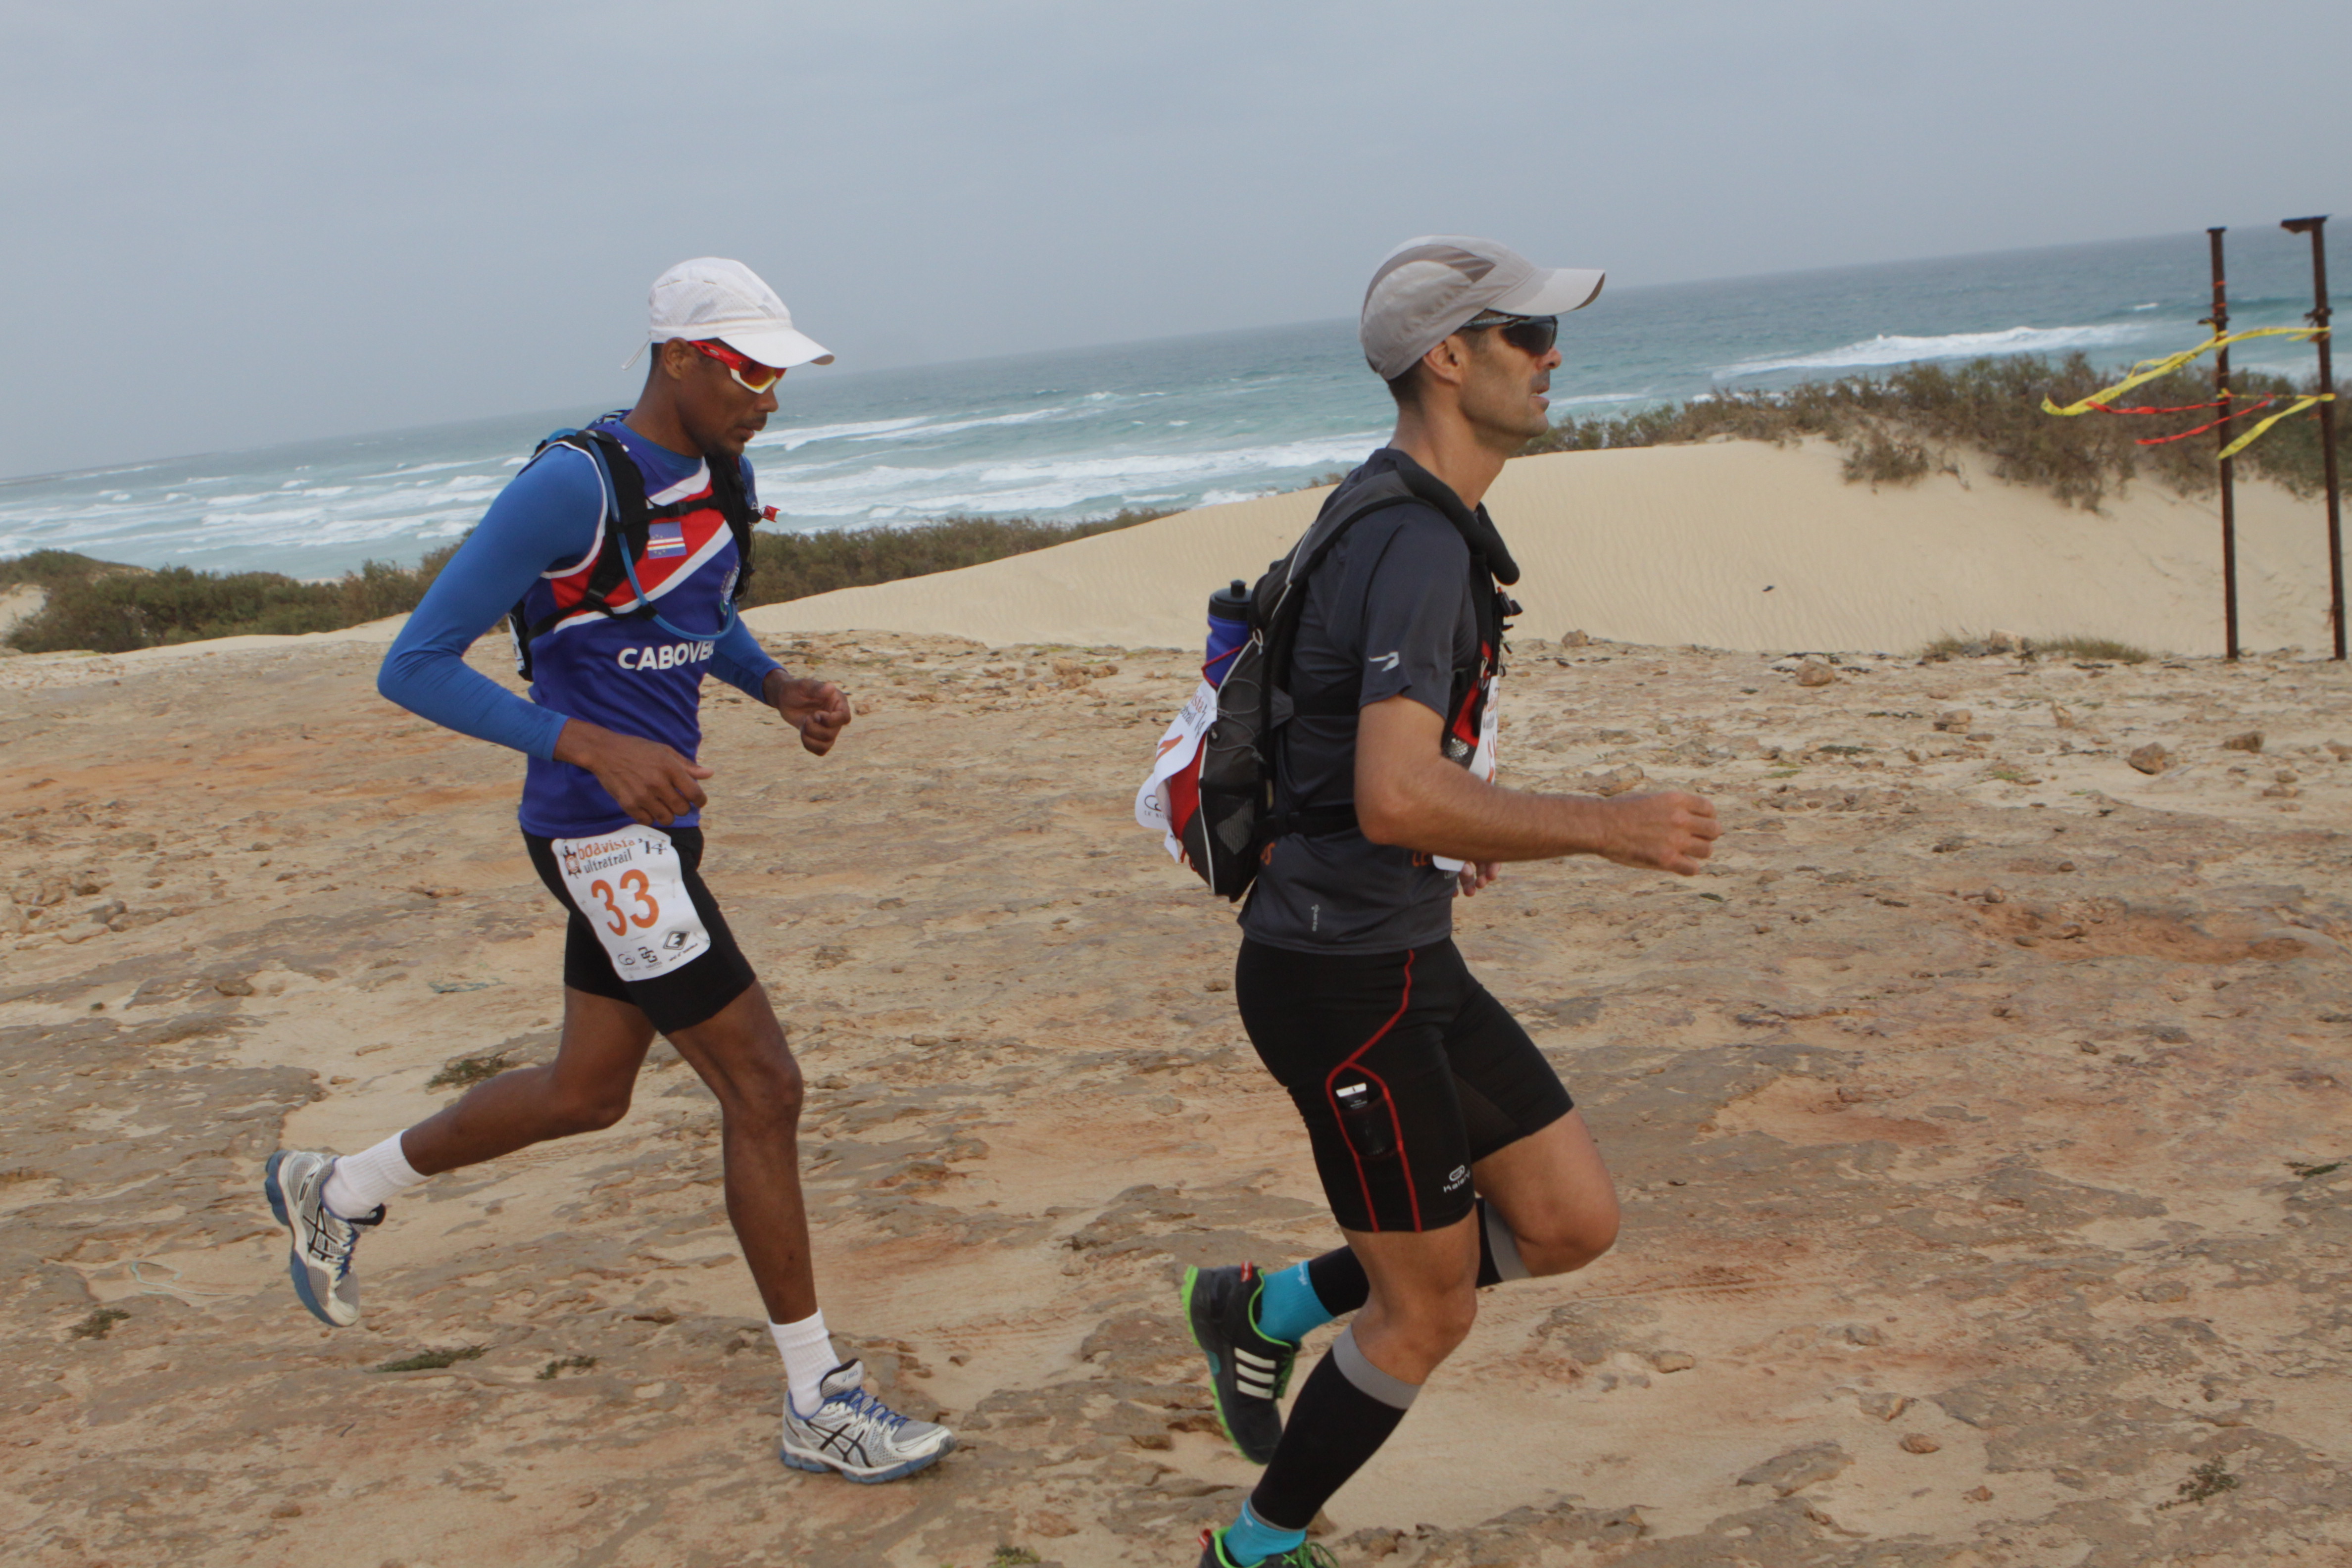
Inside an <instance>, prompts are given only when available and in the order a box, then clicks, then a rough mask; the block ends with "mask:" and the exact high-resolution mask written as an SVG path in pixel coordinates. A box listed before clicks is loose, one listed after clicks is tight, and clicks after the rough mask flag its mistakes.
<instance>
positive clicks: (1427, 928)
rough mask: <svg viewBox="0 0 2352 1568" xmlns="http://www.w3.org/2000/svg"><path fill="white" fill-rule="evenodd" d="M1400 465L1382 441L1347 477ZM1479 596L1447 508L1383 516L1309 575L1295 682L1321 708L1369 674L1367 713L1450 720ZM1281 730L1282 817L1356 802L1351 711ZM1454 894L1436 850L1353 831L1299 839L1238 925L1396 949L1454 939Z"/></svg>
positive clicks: (1288, 844)
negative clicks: (1395, 708)
mask: <svg viewBox="0 0 2352 1568" xmlns="http://www.w3.org/2000/svg"><path fill="white" fill-rule="evenodd" d="M1396 468H1413V469H1416V470H1417V469H1418V465H1415V464H1414V463H1413V461H1412V458H1408V457H1406V456H1405V455H1404V454H1403V453H1402V452H1399V451H1397V450H1396V449H1394V448H1393V447H1382V448H1381V450H1380V451H1378V452H1375V453H1373V454H1372V456H1371V458H1370V459H1369V460H1367V461H1366V462H1365V464H1364V466H1363V467H1362V468H1359V469H1357V470H1356V472H1355V473H1354V474H1352V475H1350V476H1349V481H1348V482H1349V484H1353V483H1355V482H1357V481H1358V480H1360V479H1369V478H1370V477H1371V476H1373V475H1375V474H1380V473H1385V472H1389V471H1391V470H1393V469H1396ZM1416 477H1417V478H1420V477H1422V476H1421V475H1420V474H1419V473H1416ZM1424 482H1434V481H1426V480H1425V481H1424ZM1470 595H1471V582H1470V547H1469V546H1468V545H1466V544H1465V543H1464V542H1463V540H1462V534H1461V531H1460V530H1458V529H1456V528H1455V527H1454V524H1453V523H1452V522H1451V521H1447V519H1446V517H1445V516H1444V513H1442V512H1440V511H1439V510H1437V509H1436V508H1435V507H1434V506H1431V505H1428V504H1425V503H1423V502H1418V501H1416V502H1410V503H1406V504H1403V505H1400V506H1392V507H1389V508H1386V509H1384V510H1380V511H1376V512H1373V513H1372V514H1371V515H1370V516H1369V517H1366V518H1363V519H1361V520H1360V521H1358V522H1356V523H1355V524H1354V525H1353V526H1352V527H1350V528H1349V530H1348V531H1347V532H1346V533H1345V534H1343V535H1341V536H1340V539H1339V542H1338V543H1337V544H1334V545H1333V546H1332V547H1331V552H1330V554H1328V556H1326V557H1325V558H1324V559H1323V561H1322V562H1321V563H1318V565H1317V566H1316V568H1315V571H1314V574H1313V575H1312V576H1310V577H1309V578H1308V579H1307V599H1306V603H1305V605H1303V607H1302V609H1301V612H1300V615H1299V621H1298V638H1297V644H1296V645H1295V647H1294V650H1293V653H1292V656H1291V664H1290V676H1289V679H1288V681H1287V682H1286V685H1287V687H1288V689H1289V690H1290V692H1291V694H1292V696H1293V697H1294V698H1295V699H1297V700H1298V701H1299V702H1300V703H1301V704H1302V705H1307V706H1312V705H1314V704H1315V703H1316V702H1317V701H1318V699H1322V698H1325V697H1327V696H1328V695H1329V694H1333V693H1341V692H1344V691H1345V690H1346V689H1348V688H1349V686H1350V685H1351V684H1353V683H1355V682H1356V681H1358V680H1359V679H1360V680H1361V682H1362V686H1361V689H1360V693H1359V695H1358V699H1357V701H1358V705H1359V707H1368V706H1370V704H1372V703H1375V702H1381V701H1385V700H1388V699H1389V698H1391V697H1397V696H1404V697H1410V698H1412V700H1414V701H1416V702H1418V703H1420V704H1422V705H1423V707H1425V708H1427V709H1429V710H1431V711H1432V712H1434V713H1435V714H1437V716H1438V717H1439V718H1441V719H1444V720H1447V721H1451V720H1452V718H1453V715H1452V714H1451V713H1449V712H1448V711H1447V705H1448V703H1449V701H1450V700H1451V699H1452V697H1453V694H1454V672H1455V671H1456V670H1457V669H1461V668H1468V667H1470V666H1473V665H1475V663H1476V662H1477V659H1478V616H1477V610H1476V608H1475V605H1474V604H1473V603H1472V600H1471V597H1470ZM1285 734H1286V740H1285V742H1284V744H1283V749H1282V754H1281V768H1280V771H1279V773H1278V774H1277V777H1276V788H1275V808H1276V810H1277V811H1292V810H1295V809H1297V808H1299V807H1301V806H1309V807H1312V806H1329V805H1345V804H1348V803H1349V802H1351V801H1352V800H1353V799H1354V798H1355V779H1356V718H1355V715H1353V714H1349V715H1346V716H1344V717H1342V716H1338V715H1328V716H1327V715H1322V714H1301V715H1299V716H1298V717H1297V718H1294V719H1293V720H1291V721H1290V723H1289V724H1288V725H1287V726H1286V730H1285ZM1454 890H1455V882H1454V878H1453V876H1452V875H1450V874H1449V873H1447V872H1444V871H1441V870H1439V869H1437V868H1436V867H1434V866H1433V865H1431V864H1430V858H1429V857H1428V856H1427V855H1423V854H1416V853H1415V852H1413V851H1412V850H1410V849H1405V848H1401V847H1396V846H1393V845H1381V844H1374V843H1373V842H1372V841H1371V840H1370V839H1369V838H1366V837H1364V836H1363V835H1362V834H1361V833H1360V832H1359V831H1357V830H1356V829H1355V828H1353V827H1349V828H1348V829H1347V830H1345V831H1344V832H1339V833H1330V834H1319V835H1307V834H1291V835H1289V836H1287V837H1284V838H1282V839H1280V840H1278V841H1277V842H1276V846H1275V850H1274V858H1272V860H1270V861H1269V862H1268V863H1267V864H1266V865H1265V868H1263V869H1261V870H1260V871H1259V872H1258V875H1257V880H1256V882H1255V884H1253V886H1252V887H1251V889H1250V895H1249V901H1248V902H1247V903H1246V904H1245V905H1244V906H1243V909H1242V915H1241V924H1242V930H1243V931H1244V933H1245V934H1246V935H1248V937H1249V938H1250V939H1251V940H1252V941H1253V942H1265V943H1266V944H1268V945H1269V946H1273V947H1284V948H1290V949H1293V950H1295V951H1297V952H1358V953H1376V952H1402V951H1403V950H1404V949H1406V948H1409V947H1420V946H1423V945H1424V944H1426V943H1429V942H1443V941H1444V939H1445V938H1447V937H1448V936H1450V935H1452V934H1453V931H1454Z"/></svg>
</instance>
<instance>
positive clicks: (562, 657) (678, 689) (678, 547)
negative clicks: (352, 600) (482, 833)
mask: <svg viewBox="0 0 2352 1568" xmlns="http://www.w3.org/2000/svg"><path fill="white" fill-rule="evenodd" d="M604 428H605V429H607V430H610V431H612V432H613V433H614V435H616V436H618V437H620V439H621V441H622V443H623V445H624V447H626V449H627V450H628V452H629V455H630V456H631V458H634V459H635V462H636V465H637V467H638V469H639V471H640V472H641V474H642V475H643V477H644V479H645V487H646V494H647V495H648V496H649V497H652V498H656V499H681V500H682V499H688V498H690V497H691V495H693V494H694V493H696V490H697V489H698V488H703V487H707V484H708V476H707V474H706V473H705V471H704V469H703V466H702V463H701V461H700V459H698V458H687V457H683V456H681V455H679V454H677V453H675V452H671V451H669V450H668V449H667V448H666V447H660V446H658V445H656V444H655V443H654V442H652V441H649V440H646V438H645V437H641V436H639V435H637V434H636V432H635V431H633V430H630V429H628V428H627V427H626V426H621V425H618V424H617V423H615V424H613V425H608V426H604ZM743 477H744V485H745V490H746V494H747V495H749V494H750V493H751V467H750V465H749V464H748V463H747V464H745V465H744V468H743ZM698 481H699V485H698ZM606 514H607V500H606V497H605V494H604V481H603V479H602V478H601V477H600V476H599V473H598V471H597V467H596V464H595V462H594V460H593V458H589V457H588V456H587V454H585V453H583V452H580V451H577V450H575V449H573V448H572V447H550V448H549V449H548V450H547V451H546V452H545V453H543V454H542V455H541V457H540V458H538V460H536V461H535V462H533V463H531V464H530V466H529V467H527V468H524V469H523V471H522V472H521V473H520V474H518V475H516V476H515V479H514V480H513V482H512V483H510V484H509V485H508V486H507V488H506V489H504V490H502V491H501V492H499V497H498V499H497V500H494V501H492V502H491V504H490V509H489V510H488V513H487V514H486V515H485V516H484V517H483V519H482V521H481V525H480V526H479V527H478V528H477V529H476V530H475V531H474V532H473V535H472V537H470V538H469V539H467V541H466V542H465V544H464V545H463V546H461V547H460V548H459V550H458V552H457V555H456V556H455V557H454V558H453V559H452V560H451V561H450V563H449V564H448V565H447V566H446V567H445V568H443V569H442V572H441V574H440V575H439V576H438V577H436V579H435V580H434V583H433V585H432V587H431V588H429V589H427V590H426V591H425V598H424V601H423V602H422V603H421V604H419V605H417V607H416V610H415V613H414V614H413V615H411V616H409V619H408V624H407V625H406V626H404V627H402V628H401V633H400V636H399V637H397V638H396V639H394V643H393V645H392V648H391V651H390V652H389V653H387V654H386V655H385V657H384V661H383V669H382V670H381V671H380V672H379V674H378V676H377V678H376V689H377V690H378V691H380V692H382V693H383V695H384V697H386V698H387V699H389V700H392V701H394V702H396V703H398V704H399V705H400V706H402V707H403V708H405V709H407V710H409V711H411V712H413V713H415V714H417V715H419V716H420V717H422V718H425V719H429V720H431V721H433V722H435V723H436V724H440V725H444V726H446V728H448V729H451V730H455V731H457V732H458V733H460V734H464V735H470V736H473V737H474V738H475V739H477V740H483V741H489V742H494V743H495V744H498V745H501V746H510V747H512V748H514V749H515V750H516V751H519V752H524V753H526V754H527V755H529V756H530V757H531V758H533V759H535V761H534V763H533V765H532V767H531V770H530V773H531V778H530V784H527V786H526V789H525V795H524V801H523V808H522V816H523V820H524V826H526V827H529V828H530V829H531V830H532V831H534V832H547V833H550V835H551V836H556V833H555V830H556V829H563V830H567V831H578V832H601V831H609V830H610V829H612V828H614V827H616V826H620V825H621V824H624V823H625V822H627V821H628V816H627V814H626V813H625V812H622V811H621V810H620V808H619V807H618V805H615V804H614V803H613V801H612V798H611V796H609V795H605V794H604V791H603V789H602V787H601V786H598V785H596V784H594V781H593V777H591V776H589V775H587V774H585V773H584V772H583V770H581V769H577V768H572V767H571V766H569V765H568V764H565V763H556V762H555V761H554V760H553V759H554V756H555V742H556V737H557V736H558V735H560V734H561V733H562V731H563V726H564V724H565V723H566V722H567V721H569V720H571V719H572V718H575V717H576V718H583V719H588V720H591V721H593V722H596V723H600V724H603V725H604V726H605V727H606V728H608V729H613V730H616V731H620V732H622V733H625V734H634V735H640V736H643V737H644V738H646V739H648V740H655V741H660V742H664V743H666V744H668V745H671V746H673V747H675V748H676V749H677V750H678V751H679V752H682V753H683V754H684V755H686V756H688V757H689V758H691V757H692V756H693V755H694V754H695V752H696V749H697V747H698V744H699V742H700V738H701V735H700V726H699V724H698V722H697V721H695V720H694V718H693V708H694V706H695V704H697V703H698V700H699V699H698V697H697V696H696V695H695V689H696V688H698V686H699V684H700V679H701V671H702V667H703V665H705V664H707V665H708V666H709V670H710V672H711V673H713V674H715V675H717V676H718V677H719V679H722V680H724V681H726V682H727V683H728V684H730V686H734V687H736V688H737V689H740V690H742V691H744V692H747V693H749V694H750V695H751V697H753V698H754V699H757V698H758V697H759V696H760V694H761V685H762V683H763V682H764V681H765V680H766V679H767V677H768V672H769V671H771V670H772V669H775V668H778V666H777V664H776V661H775V660H773V659H772V658H769V657H768V656H767V654H766V652H765V651H764V650H762V649H761V647H760V645H759V642H758V640H757V639H756V638H754V637H752V635H751V629H750V628H749V627H747V626H744V625H743V623H742V621H741V620H740V619H735V620H733V621H732V623H731V624H730V625H729V626H728V627H727V630H726V631H725V633H724V634H723V635H722V636H720V637H719V640H718V641H717V642H716V643H712V644H708V645H702V644H697V643H691V642H688V641H686V640H684V639H676V638H672V637H667V635H666V634H664V633H663V632H661V631H660V630H659V629H658V627H656V626H655V625H654V623H653V622H651V621H650V620H648V619H646V618H642V617H623V618H620V619H606V618H604V617H602V616H594V615H593V613H590V614H584V615H582V616H577V617H573V618H572V619H571V620H567V621H566V622H564V623H563V624H562V626H558V627H556V628H554V629H552V630H551V631H549V632H547V633H545V634H543V635H542V636H541V637H540V638H539V639H537V640H536V641H534V643H533V644H532V661H533V664H534V666H535V668H536V673H537V676H538V679H537V680H536V682H535V683H534V685H533V686H532V688H531V694H530V698H529V699H525V698H523V697H519V696H517V695H516V694H515V693H513V692H511V691H509V690H508V689H506V688H505V687H503V686H500V685H499V683H498V682H497V681H495V680H492V679H489V678H488V677H487V676H485V675H482V674H481V673H479V672H478V671H477V670H475V669H473V668H471V667H469V666H468V665H467V663H466V659H465V655H466V651H467V648H469V647H472V646H473V643H474V640H475V639H476V638H477V637H480V636H481V635H482V634H483V633H484V632H485V631H487V630H488V629H490V628H491V627H492V626H496V625H497V623H498V622H499V620H500V619H501V618H503V617H504V616H506V615H507V614H508V612H509V611H510V610H512V609H513V608H514V606H515V605H517V604H518V603H519V602H524V601H526V600H530V601H531V602H532V605H533V608H532V614H533V615H534V616H537V615H542V614H545V613H547V611H548V610H551V609H562V608H566V607H568V606H569V605H570V604H572V603H576V602H577V598H578V594H577V592H576V585H577V584H580V583H581V582H583V581H584V578H585V575H586V573H587V571H588V569H589V568H591V567H593V564H594V561H595V554H596V552H597V549H598V547H599V545H600V543H601V542H602V529H603V526H604V520H605V517H606ZM708 516H715V513H714V514H707V516H706V521H704V523H703V525H702V526H701V527H699V528H697V529H696V530H695V532H696V534H697V536H698V537H697V547H696V548H694V549H692V550H691V551H689V550H688V548H687V543H688V541H687V539H686V538H685V537H684V535H683V534H682V533H681V534H680V535H679V536H677V537H676V538H674V539H672V540H669V541H667V542H665V541H663V540H661V539H660V538H659V537H658V532H659V529H658V525H657V528H656V534H657V537H656V541H655V542H653V544H652V545H651V546H650V547H649V550H648V554H647V558H646V560H644V561H641V562H640V563H638V566H639V579H640V581H641V582H643V583H644V584H645V586H646V594H647V595H648V597H649V598H651V599H653V600H654V602H655V603H656V607H658V608H659V609H660V610H661V612H662V613H663V615H664V616H667V617H670V618H672V619H673V623H674V624H689V625H690V626H692V627H693V628H695V629H701V628H704V627H708V626H714V625H716V624H717V622H718V620H719V609H718V606H717V605H716V604H705V603H703V601H706V600H710V599H712V598H713V597H714V595H718V596H723V595H724V593H725V591H726V588H727V586H728V585H730V584H732V582H733V580H734V572H735V570H736V566H737V563H736V560H735V556H734V545H733V541H732V538H731V536H729V535H727V534H726V531H725V529H724V526H723V521H722V522H720V523H719V524H718V525H716V526H715V527H714V526H712V525H711V524H710V523H709V521H707V517H708ZM693 521H695V520H693V519H688V523H689V524H691V523H693ZM672 526H673V528H674V529H675V528H676V527H677V525H672ZM665 551H666V552H667V556H668V558H667V559H665V558H661V557H660V556H659V555H657V553H656V552H665ZM567 585H572V586H573V588H574V591H573V592H572V595H571V596H570V598H569V599H567V598H565V596H564V591H565V589H566V587H567ZM542 602H543V603H542ZM680 616H684V617H686V620H685V621H684V622H679V621H678V620H677V617H680ZM706 648H707V652H706V651H705V649H706ZM673 655H675V656H676V657H673ZM641 667H642V668H641ZM551 687H554V688H558V689H556V690H551V689H550V688H551ZM567 698H568V699H569V700H566V699H567ZM582 708H590V709H593V711H591V712H583V711H580V709H582ZM572 775H576V776H572ZM682 825H684V826H691V825H692V823H691V819H690V818H689V819H684V820H683V821H682Z"/></svg>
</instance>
